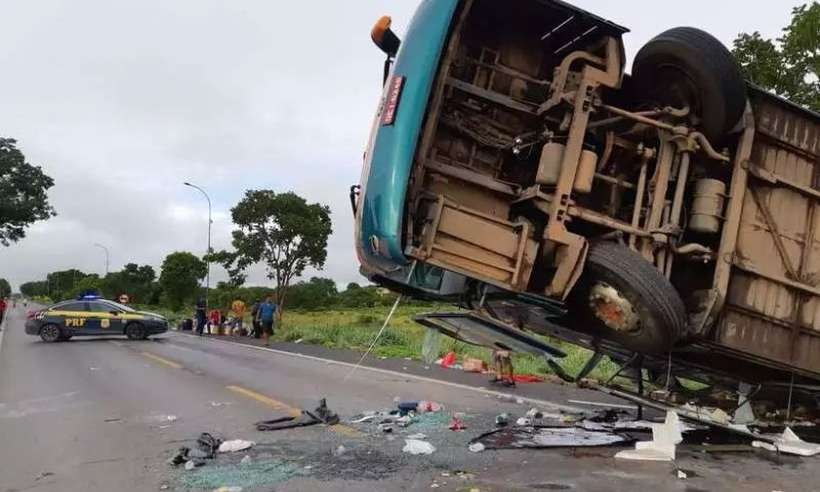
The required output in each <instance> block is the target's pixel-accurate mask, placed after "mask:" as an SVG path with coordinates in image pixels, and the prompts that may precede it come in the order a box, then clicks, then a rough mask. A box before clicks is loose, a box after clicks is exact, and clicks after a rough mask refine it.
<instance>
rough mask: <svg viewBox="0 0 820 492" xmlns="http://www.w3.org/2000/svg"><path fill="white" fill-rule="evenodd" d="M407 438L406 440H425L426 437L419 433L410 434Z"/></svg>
mask: <svg viewBox="0 0 820 492" xmlns="http://www.w3.org/2000/svg"><path fill="white" fill-rule="evenodd" d="M407 438H408V439H426V438H427V436H426V435H424V434H422V433H420V432H419V433H416V434H410V435H409V436H407Z"/></svg>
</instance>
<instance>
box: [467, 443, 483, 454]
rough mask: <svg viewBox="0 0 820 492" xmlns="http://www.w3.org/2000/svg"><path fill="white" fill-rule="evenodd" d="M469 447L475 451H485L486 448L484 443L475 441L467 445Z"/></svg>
mask: <svg viewBox="0 0 820 492" xmlns="http://www.w3.org/2000/svg"><path fill="white" fill-rule="evenodd" d="M467 449H469V450H470V451H471V452H473V453H480V452H482V451H484V449H485V448H484V445H483V444H481V443H480V442H474V443H472V444H470V445H469V446H467Z"/></svg>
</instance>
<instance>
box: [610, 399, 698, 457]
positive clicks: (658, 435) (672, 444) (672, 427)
mask: <svg viewBox="0 0 820 492" xmlns="http://www.w3.org/2000/svg"><path fill="white" fill-rule="evenodd" d="M651 426H652V440H651V441H641V442H636V443H635V449H627V450H624V451H619V452H618V453H616V454H615V457H616V458H621V459H626V460H643V461H672V460H674V459H675V448H676V446H677V445H678V444H679V443H680V442H681V441H683V436H682V435H681V432H680V419H679V418H678V414H677V413H675V412H672V411H668V412H666V420H665V421H664V423H663V424H651Z"/></svg>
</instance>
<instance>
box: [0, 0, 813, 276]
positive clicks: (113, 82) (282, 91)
mask: <svg viewBox="0 0 820 492" xmlns="http://www.w3.org/2000/svg"><path fill="white" fill-rule="evenodd" d="M511 3H512V2H511ZM576 3H577V4H578V5H580V6H582V7H584V8H587V9H588V10H591V11H593V12H596V13H598V14H600V15H602V16H604V17H608V18H610V19H612V20H613V21H615V22H618V23H621V24H624V25H626V26H628V27H630V28H632V30H633V32H632V34H630V35H628V37H627V50H628V52H629V53H630V54H633V55H634V53H635V51H636V50H637V49H638V48H639V47H640V46H641V45H642V44H643V43H645V42H646V41H647V40H648V39H649V38H651V37H652V36H653V35H655V34H657V33H658V32H660V31H662V30H664V29H665V28H668V27H672V26H675V25H695V26H700V27H702V28H704V29H706V30H708V31H710V32H712V33H713V34H715V35H717V36H718V37H719V38H720V39H721V40H723V41H724V42H725V43H727V44H728V43H730V42H731V40H732V39H733V38H734V36H735V34H736V33H737V32H739V31H751V30H760V31H762V32H763V33H764V34H766V35H770V36H771V35H777V33H778V31H779V29H780V27H782V26H783V25H785V24H786V23H787V21H788V18H789V11H790V7H791V5H792V4H795V5H796V4H797V3H799V2H795V1H792V0H789V1H788V2H764V1H762V0H761V1H753V2H750V1H739V0H736V1H726V2H712V1H710V2H707V1H705V0H693V1H691V2H679V3H670V2H649V1H634V2H629V3H628V4H627V3H626V2H608V1H604V0H582V1H578V2H576ZM415 5H416V2H415V1H404V2H388V1H386V0H357V1H355V2H323V3H322V4H318V3H317V2H312V3H307V2H302V3H299V2H282V1H273V2H271V1H264V2H263V1H261V0H254V1H250V0H249V1H238V2H222V1H216V0H176V1H172V2H169V1H160V0H144V1H141V2H109V1H104V0H72V1H60V0H42V1H38V2H30V1H25V0H6V1H4V2H3V12H4V15H3V16H2V18H0V67H2V76H0V135H3V136H11V137H14V138H17V139H18V140H19V145H20V147H21V148H22V150H23V151H24V152H25V153H26V155H27V156H28V158H29V160H30V161H31V162H33V163H36V164H40V165H42V166H43V167H44V168H45V169H46V170H47V172H48V173H49V174H50V175H52V176H53V177H54V178H55V180H56V183H57V184H56V186H55V187H54V189H53V190H52V192H51V194H50V195H51V199H52V202H53V204H54V205H55V207H56V208H57V210H58V212H59V214H60V215H59V216H58V217H57V218H55V219H53V220H51V221H48V222H45V223H40V224H37V225H36V226H35V227H33V228H32V229H31V230H30V232H29V234H28V237H27V238H26V239H25V240H23V241H21V242H20V243H18V244H16V245H14V246H12V247H10V248H2V249H0V276H3V277H6V278H8V279H9V280H10V281H11V282H12V283H13V284H14V285H19V283H20V282H23V281H26V280H31V279H36V278H40V277H42V276H43V275H44V274H45V272H48V271H52V270H56V269H64V268H71V267H77V268H80V269H83V270H87V271H98V272H99V271H101V270H102V268H103V259H102V252H101V251H100V250H99V249H97V248H94V247H92V244H93V243H94V242H101V243H104V244H106V245H108V246H109V248H110V249H111V254H112V258H111V260H112V269H116V268H119V267H121V266H122V264H124V263H126V262H129V261H135V262H138V263H149V264H153V265H154V266H159V264H160V263H161V262H162V259H163V257H164V256H165V255H166V254H167V253H169V252H171V251H174V250H190V251H194V252H202V251H203V250H204V244H205V230H206V229H205V228H206V220H207V218H206V217H207V213H206V209H205V202H204V199H203V198H202V197H201V196H200V195H199V194H198V193H196V192H195V191H194V190H191V189H189V188H186V187H184V186H182V185H181V183H182V182H183V181H186V180H190V181H194V182H196V183H198V184H200V185H202V186H204V187H205V188H206V189H208V191H209V192H210V194H211V197H212V199H213V200H214V210H215V217H216V218H215V223H214V244H215V246H216V247H217V248H220V247H223V248H224V247H228V246H229V241H230V230H231V224H230V219H229V214H228V211H229V209H230V207H231V206H232V205H234V204H235V203H236V202H237V201H238V200H239V199H241V197H242V195H243V194H244V191H245V190H246V189H248V188H272V189H274V190H278V191H286V190H293V191H296V192H297V193H300V194H302V195H304V196H306V197H307V198H308V199H309V200H311V201H319V202H322V203H326V204H328V205H330V206H331V208H332V210H333V222H334V226H333V227H334V235H333V236H332V238H331V240H330V245H329V255H328V261H327V265H326V268H325V271H324V272H323V273H322V274H323V275H327V276H331V277H333V278H334V279H336V280H337V281H338V282H340V283H344V282H349V281H360V280H361V279H360V278H359V275H358V265H357V264H356V260H355V253H354V251H353V246H352V236H353V231H352V220H351V215H350V208H349V204H348V199H347V187H348V185H350V184H353V183H355V182H357V181H358V179H359V173H360V163H361V155H362V151H363V146H364V144H365V140H366V138H367V132H368V131H369V127H370V120H371V118H372V114H373V111H374V109H375V107H376V103H377V99H378V96H379V93H380V90H381V89H380V75H381V62H382V55H381V54H380V53H379V52H378V51H377V50H376V49H375V48H374V47H373V46H372V45H371V43H370V40H369V30H370V27H371V24H372V22H373V21H374V20H375V19H376V18H377V17H378V16H379V15H382V14H384V13H390V14H392V15H393V18H394V23H395V26H396V29H397V31H398V32H402V31H403V28H404V26H405V25H406V24H407V22H408V21H409V20H410V18H411V16H412V12H413V10H414V8H415ZM312 273H315V272H309V273H308V274H312ZM214 278H215V279H216V280H218V279H221V278H224V272H222V271H220V270H219V269H217V271H215V273H214ZM249 280H250V282H252V283H265V282H267V280H266V279H265V275H264V272H263V269H262V268H254V269H253V270H252V271H251V275H250V278H249Z"/></svg>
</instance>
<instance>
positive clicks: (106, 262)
mask: <svg viewBox="0 0 820 492" xmlns="http://www.w3.org/2000/svg"><path fill="white" fill-rule="evenodd" d="M94 246H96V247H98V248H102V250H103V251H105V276H106V277H107V276H108V260H109V253H108V248H106V247H105V246H103V245H102V244H100V243H94Z"/></svg>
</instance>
